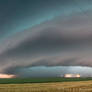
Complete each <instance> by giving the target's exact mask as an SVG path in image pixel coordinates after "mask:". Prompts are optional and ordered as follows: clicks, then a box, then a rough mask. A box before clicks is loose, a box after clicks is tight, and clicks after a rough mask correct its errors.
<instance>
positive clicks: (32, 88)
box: [0, 81, 92, 92]
mask: <svg viewBox="0 0 92 92" xmlns="http://www.w3.org/2000/svg"><path fill="white" fill-rule="evenodd" d="M0 92H92V81H80V82H79V81H78V82H62V83H60V82H57V83H32V84H31V83H30V84H0Z"/></svg>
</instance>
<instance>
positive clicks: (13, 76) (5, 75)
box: [0, 74, 16, 78]
mask: <svg viewBox="0 0 92 92" xmlns="http://www.w3.org/2000/svg"><path fill="white" fill-rule="evenodd" d="M15 77H16V76H15V75H11V74H0V78H15Z"/></svg>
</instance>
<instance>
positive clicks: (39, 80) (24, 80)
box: [0, 78, 92, 84]
mask: <svg viewBox="0 0 92 92" xmlns="http://www.w3.org/2000/svg"><path fill="white" fill-rule="evenodd" d="M89 80H90V81H91V80H92V78H14V79H0V84H24V83H50V82H73V81H89Z"/></svg>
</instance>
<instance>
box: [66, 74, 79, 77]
mask: <svg viewBox="0 0 92 92" xmlns="http://www.w3.org/2000/svg"><path fill="white" fill-rule="evenodd" d="M64 77H65V78H80V74H65V75H64Z"/></svg>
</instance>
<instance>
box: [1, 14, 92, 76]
mask: <svg viewBox="0 0 92 92" xmlns="http://www.w3.org/2000/svg"><path fill="white" fill-rule="evenodd" d="M87 14H89V16H84V14H80V13H78V14H77V15H76V16H74V15H72V16H71V17H68V18H67V17H64V19H62V18H61V17H59V18H56V19H55V20H52V21H48V22H45V23H43V24H40V25H39V26H37V27H34V28H32V29H29V30H26V31H24V32H21V33H19V34H16V35H15V36H13V37H10V38H8V39H7V40H6V39H5V40H4V41H3V42H2V43H1V45H0V48H1V49H0V72H3V73H8V74H15V75H19V76H22V75H23V71H25V73H26V72H27V71H29V73H33V72H31V70H30V68H31V67H32V68H33V66H34V67H38V66H45V68H46V67H47V68H48V67H52V66H53V67H55V66H58V67H59V66H62V67H63V66H67V67H66V71H65V72H62V74H64V73H67V71H68V69H70V68H69V66H73V67H74V66H80V67H81V68H82V66H88V67H91V66H92V57H91V55H92V30H91V29H92V26H91V25H92V21H91V20H90V18H91V14H90V12H87ZM30 30H31V31H30ZM73 67H71V69H70V71H71V70H72V68H73ZM35 69H36V68H35ZM35 69H34V70H35ZM41 69H42V68H41ZM49 69H50V68H49ZM51 69H52V68H51ZM85 69H86V68H85ZM85 69H84V70H85ZM34 70H33V71H34ZM61 70H62V69H61ZM41 71H42V70H41ZM46 71H48V70H46ZM70 71H69V72H70ZM75 71H76V72H78V71H79V70H78V69H77V70H75ZM36 72H37V71H36ZM73 72H74V71H72V73H73ZM25 73H24V76H25ZM81 73H82V72H81ZM89 73H90V72H89ZM48 74H50V72H49V73H48ZM26 75H27V74H26ZM41 75H42V74H41ZM52 75H53V76H57V75H58V74H56V75H54V73H53V74H52ZM85 75H86V74H85ZM28 76H31V75H30V74H29V75H27V77H28ZM34 76H35V74H34ZM48 76H49V75H48ZM50 76H51V75H50ZM90 76H91V75H90Z"/></svg>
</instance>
